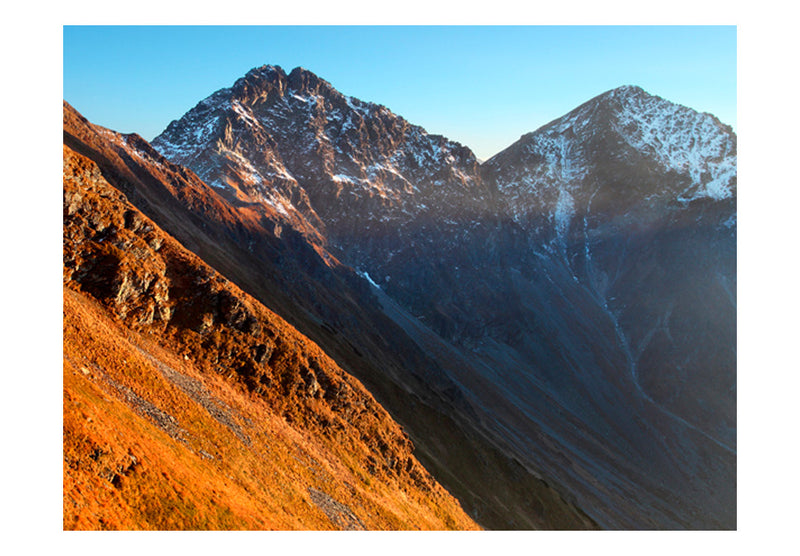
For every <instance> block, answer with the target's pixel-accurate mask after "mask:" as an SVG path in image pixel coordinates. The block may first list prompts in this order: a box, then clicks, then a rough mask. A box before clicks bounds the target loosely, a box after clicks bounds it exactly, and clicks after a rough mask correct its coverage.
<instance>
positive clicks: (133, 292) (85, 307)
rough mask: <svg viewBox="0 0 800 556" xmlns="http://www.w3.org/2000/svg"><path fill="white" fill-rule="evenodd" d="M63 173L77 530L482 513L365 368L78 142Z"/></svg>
mask: <svg viewBox="0 0 800 556" xmlns="http://www.w3.org/2000/svg"><path fill="white" fill-rule="evenodd" d="M64 187H65V262H66V261H69V262H70V266H69V268H68V269H67V267H65V288H64V528H65V529H330V528H334V529H336V528H359V527H362V526H363V527H365V528H368V529H471V528H476V526H475V524H474V523H473V522H472V521H471V520H470V519H469V518H468V517H467V516H466V515H465V514H464V512H463V511H462V510H461V508H460V506H459V505H458V503H457V501H456V500H455V499H453V498H452V497H451V496H449V494H447V493H446V491H444V489H442V488H441V487H440V486H439V485H437V484H436V483H435V482H434V481H433V480H432V479H431V477H430V476H429V475H428V474H427V472H426V471H425V470H424V469H423V468H422V467H421V465H419V463H418V462H417V461H416V459H415V458H414V457H413V456H412V455H411V453H410V452H411V446H410V442H408V440H407V437H406V436H405V434H404V433H403V432H402V431H401V430H400V428H399V426H398V425H397V424H396V423H394V422H393V421H391V419H390V418H389V416H388V414H386V412H385V411H383V410H382V408H380V406H378V404H377V403H375V401H374V399H372V397H371V396H370V395H369V394H368V393H367V392H366V391H365V390H364V389H363V387H362V386H361V385H360V384H359V383H358V382H357V381H355V380H354V379H353V378H352V377H349V376H348V375H346V374H345V373H343V372H342V371H341V369H338V367H336V366H335V364H334V363H333V362H332V361H330V360H329V359H328V358H327V357H326V356H325V355H324V354H323V353H322V352H321V350H319V348H318V347H316V346H315V345H314V344H313V343H311V342H310V341H309V340H307V339H305V338H303V337H302V336H300V335H299V333H297V332H296V331H295V330H294V329H293V328H291V327H290V326H289V325H288V324H286V323H285V322H283V321H281V320H280V319H279V318H278V317H277V316H275V315H274V314H271V313H270V312H269V311H267V310H266V309H265V308H263V307H262V306H260V305H259V304H258V303H257V302H256V301H254V300H253V299H252V298H249V297H248V296H246V295H245V294H244V293H242V292H241V291H240V290H238V289H237V288H235V286H232V285H231V284H229V283H227V282H226V281H225V280H224V279H222V278H221V277H219V276H218V275H216V274H215V273H214V272H213V271H212V270H211V269H209V268H207V267H205V266H204V265H203V263H202V262H201V261H199V259H197V258H196V257H194V256H193V255H192V254H190V253H188V252H186V251H185V250H183V249H182V248H181V247H180V245H178V244H177V242H174V241H173V240H172V239H171V238H169V237H168V236H166V235H165V234H163V232H161V231H160V230H159V229H158V228H157V227H156V226H155V225H154V224H153V223H152V222H150V221H148V220H147V219H146V218H145V217H143V216H142V215H141V214H140V213H138V211H136V210H135V209H134V208H133V207H132V206H131V205H130V204H129V203H127V201H126V200H125V198H124V196H123V195H121V194H120V193H119V192H118V191H117V190H115V189H113V188H112V187H111V186H110V185H108V184H107V183H106V182H105V181H104V180H103V179H102V177H100V176H99V173H98V172H96V168H95V167H94V165H93V164H92V163H91V162H90V161H88V160H87V159H85V158H83V157H81V156H80V155H77V154H75V153H73V152H71V151H70V150H69V149H66V148H65V184H64ZM76 194H77V195H76ZM67 200H68V201H69V205H70V206H69V207H67V206H66V203H67ZM126 215H127V216H126ZM126 226H127V227H126ZM154 239H155V240H156V241H154ZM153 246H157V247H158V248H157V249H155V248H153ZM97 261H101V262H102V263H103V264H100V263H98V262H97ZM109 261H110V262H109ZM100 270H105V271H106V272H108V276H106V281H105V282H104V281H103V280H100V279H99V278H98V277H97V272H99V271H100ZM89 271H91V272H89ZM190 279H191V280H190ZM137 280H140V281H143V283H140V284H138V287H139V288H140V289H141V291H138V290H137V289H136V288H135V287H134V288H131V287H129V286H130V284H131V283H134V284H136V283H137V282H136V281H137ZM187 281H190V282H191V283H192V284H194V286H193V287H192V288H189V287H181V283H184V286H185V283H186V282H187ZM148 282H149V283H150V284H151V286H152V285H153V284H154V285H155V286H158V287H157V288H156V289H157V290H158V292H159V295H158V296H154V295H153V291H152V289H153V288H152V287H151V288H150V289H149V290H148V289H147V288H145V287H144V286H143V284H146V283H148ZM198 282H200V283H201V284H200V285H198ZM126 284H127V286H126ZM209 284H212V285H213V289H212V290H210V291H211V293H212V294H213V295H214V296H216V297H215V298H214V299H216V300H217V301H219V300H220V299H222V300H225V301H226V302H228V304H230V303H231V300H233V302H234V308H239V309H241V310H242V311H243V312H244V314H245V315H246V316H247V317H248V318H252V319H254V321H255V324H256V326H255V328H254V327H253V326H250V327H249V328H247V327H244V328H243V326H242V323H241V322H238V321H235V319H234V318H233V317H234V316H236V315H233V316H232V315H231V314H230V311H229V313H224V311H223V314H218V313H215V312H214V308H213V307H212V308H209V307H208V306H206V305H204V299H203V298H202V296H201V299H199V300H198V299H194V300H193V297H192V296H193V294H194V293H197V292H201V293H202V292H205V293H208V292H209V290H208V289H206V290H204V289H203V288H209V287H211V286H209ZM159 288H160V289H159ZM90 291H91V292H93V293H89V292H90ZM222 292H224V293H225V295H224V296H221V293H222ZM155 298H157V299H156V301H155V302H154V301H153V300H154V299H155ZM205 301H208V299H205ZM153 303H155V307H154V306H153ZM217 310H219V308H218V307H217ZM208 314H210V315H211V319H210V320H209V319H208V318H205V319H204V318H203V317H206V315H208ZM153 315H155V318H153ZM226 315H227V317H230V318H228V319H227V320H226V319H225V318H223V317H224V316H226ZM237 315H238V313H237ZM198 316H199V317H200V318H199V321H198V319H196V318H194V317H198ZM198 322H199V325H198ZM232 323H233V325H232ZM250 324H251V325H252V323H250ZM234 325H238V327H239V328H237V327H236V326H234ZM240 329H245V330H246V331H245V332H242V331H241V330H240ZM266 338H270V339H271V341H272V342H273V344H274V345H275V346H280V349H276V350H274V351H277V352H279V353H280V354H281V357H275V358H269V359H265V360H264V361H262V363H261V364H260V366H259V365H257V364H256V362H254V361H252V360H248V359H247V357H248V354H250V353H252V352H253V348H254V346H257V345H260V344H259V342H261V343H263V342H266V341H267V340H266ZM226 357H227V358H228V359H227V360H226V359H225V358H226ZM220 358H222V361H221V360H220ZM226 361H227V362H238V363H241V362H243V361H244V362H249V363H250V364H251V365H252V366H251V367H245V366H244V365H242V366H239V367H226V366H225V365H224V363H225V362H226ZM220 362H222V363H223V365H220V364H219V363H220ZM222 367H225V368H227V369H228V371H229V372H220V369H221V368H222ZM309 368H311V369H312V370H313V371H314V372H315V373H316V378H317V380H318V381H319V382H318V383H317V384H318V386H319V385H320V384H321V385H322V387H321V388H320V390H319V392H314V393H312V392H313V390H312V392H309V391H308V390H307V389H306V390H304V389H303V388H304V386H305V385H307V382H308V377H307V373H308V371H309ZM243 369H244V371H243ZM245 371H246V374H241V373H242V372H245ZM303 373H306V375H304V374H303ZM329 392H336V393H337V395H335V396H334V395H327V394H328V393H329ZM309 489H313V490H309ZM321 493H324V494H321ZM328 496H329V497H330V498H327V497H328ZM335 501H338V502H339V504H337V502H335ZM326 511H327V513H326Z"/></svg>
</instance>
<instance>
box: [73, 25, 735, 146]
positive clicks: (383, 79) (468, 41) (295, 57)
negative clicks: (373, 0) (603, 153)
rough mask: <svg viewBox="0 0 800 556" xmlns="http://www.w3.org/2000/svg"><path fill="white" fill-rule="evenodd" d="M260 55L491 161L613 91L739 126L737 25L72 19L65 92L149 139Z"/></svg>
mask: <svg viewBox="0 0 800 556" xmlns="http://www.w3.org/2000/svg"><path fill="white" fill-rule="evenodd" d="M263 64H274V65H279V66H282V67H283V68H284V69H285V70H286V71H287V72H288V71H290V70H291V69H292V68H294V67H296V66H302V67H304V68H306V69H308V70H310V71H313V72H314V73H316V74H317V75H319V76H320V77H322V78H323V79H325V80H327V81H329V82H330V83H331V84H332V85H333V86H334V87H336V88H337V89H338V90H339V91H341V92H342V93H344V94H346V95H351V96H355V97H357V98H360V99H362V100H365V101H371V102H376V103H380V104H383V105H385V106H387V107H388V108H389V109H390V110H392V111H393V112H395V113H397V114H399V115H401V116H403V117H404V118H406V119H407V120H409V121H410V122H411V123H413V124H418V125H421V126H423V127H424V128H425V129H426V130H427V131H429V132H430V133H438V134H441V135H445V136H446V137H448V138H450V139H453V140H456V141H459V142H461V143H463V144H465V145H467V146H468V147H470V148H471V149H472V150H473V151H474V152H475V154H476V155H477V156H478V157H480V158H484V159H485V158H488V157H490V156H491V155H493V154H495V153H497V152H498V151H500V150H502V149H504V148H505V147H507V146H508V145H510V144H511V143H513V142H514V141H516V140H517V139H518V138H519V136H520V135H522V134H523V133H527V132H529V131H533V130H534V129H536V128H538V127H539V126H541V125H543V124H545V123H547V122H549V121H551V120H553V119H555V118H557V117H559V116H562V115H563V114H565V113H567V112H568V111H569V110H571V109H572V108H575V107H576V106H578V105H579V104H581V103H583V102H585V101H586V100H589V99H590V98H592V97H593V96H596V95H598V94H600V93H602V92H604V91H607V90H609V89H613V88H614V87H617V86H620V85H625V84H633V85H639V86H641V87H643V88H644V89H645V90H647V91H648V92H650V93H652V94H656V95H659V96H662V97H664V98H666V99H668V100H671V101H674V102H677V103H680V104H684V105H686V106H689V107H691V108H694V109H696V110H700V111H703V112H711V113H713V114H715V115H716V116H717V117H719V118H720V119H721V120H722V121H723V122H725V123H727V124H730V125H732V126H734V128H735V127H736V28H735V27H733V26H722V27H706V26H680V27H670V26H663V27H636V26H620V27H603V26H574V27H558V26H544V27H531V26H525V27H508V26H503V27H476V26H454V27H437V26H418V27H387V26H377V27H370V26H353V27H333V26H319V27H291V26H277V27H203V26H197V27H168V26H153V27H121V26H117V27H97V26H65V27H64V92H63V96H64V99H65V100H66V101H67V102H69V103H70V104H72V105H73V106H74V107H75V108H76V109H77V110H78V111H80V112H81V113H82V114H83V115H84V116H86V117H87V118H88V119H89V120H90V121H92V122H94V123H97V124H100V125H103V126H106V127H109V128H111V129H114V130H117V131H121V132H125V133H127V132H136V133H139V134H140V135H142V136H143V137H144V138H145V139H148V140H150V139H152V138H153V137H155V136H156V135H158V134H159V133H160V132H161V131H162V130H163V129H164V128H165V127H166V126H167V124H169V122H170V121H172V120H173V119H177V118H179V117H180V116H181V115H183V114H184V113H185V112H186V111H187V110H189V109H190V108H192V107H193V106H194V105H195V104H196V103H197V102H199V101H200V100H202V99H203V98H205V97H206V96H208V95H209V94H211V93H213V92H214V91H216V90H218V89H220V88H223V87H228V86H230V85H231V84H233V82H234V81H235V80H236V79H237V78H239V77H241V76H242V75H244V74H245V73H246V72H247V71H248V70H249V69H251V68H253V67H256V66H260V65H263Z"/></svg>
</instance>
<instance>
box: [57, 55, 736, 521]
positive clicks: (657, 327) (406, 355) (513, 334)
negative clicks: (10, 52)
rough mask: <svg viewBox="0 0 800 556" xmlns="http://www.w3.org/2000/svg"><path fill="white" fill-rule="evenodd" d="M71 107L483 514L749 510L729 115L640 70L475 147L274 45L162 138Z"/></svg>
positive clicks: (158, 211) (120, 179)
mask: <svg viewBox="0 0 800 556" xmlns="http://www.w3.org/2000/svg"><path fill="white" fill-rule="evenodd" d="M70 110H71V109H69V108H67V109H66V112H65V114H66V113H69V114H70V115H69V117H66V119H65V144H67V145H68V146H70V147H71V148H73V149H74V150H75V151H77V152H80V153H82V154H84V155H86V156H87V157H89V158H92V159H93V160H95V161H96V162H97V164H98V167H99V168H100V171H101V172H102V173H103V175H104V176H107V179H108V181H109V182H110V183H113V184H114V185H115V187H118V188H119V189H120V190H121V191H123V192H125V194H126V195H127V196H128V198H129V199H130V201H131V202H132V203H133V204H134V205H136V206H137V207H138V208H140V210H141V211H142V212H143V213H144V214H146V215H147V216H149V217H150V218H152V219H153V220H154V221H155V222H156V223H157V224H158V225H159V226H161V227H162V228H163V229H164V230H165V231H166V232H167V233H169V234H171V235H172V236H173V237H174V238H175V239H176V240H178V241H179V242H181V243H182V244H183V245H184V246H186V247H187V248H188V249H190V250H191V251H193V252H194V253H195V254H196V255H198V256H199V257H200V258H201V259H202V260H203V261H205V262H206V263H207V264H209V265H211V266H212V267H214V268H215V269H216V270H217V271H219V272H220V273H221V274H222V275H224V276H225V277H226V278H228V279H230V280H231V281H232V282H234V283H235V284H236V285H237V286H238V287H239V288H241V289H242V290H244V291H246V292H247V293H248V294H250V295H251V296H252V297H253V298H254V299H257V300H258V301H259V302H261V303H263V304H264V305H265V306H267V307H269V308H270V309H272V310H274V311H275V312H276V313H278V314H279V315H281V316H282V317H283V318H285V319H286V320H287V321H288V322H290V323H291V324H292V325H293V326H294V327H295V328H296V329H297V330H299V331H301V332H302V333H303V334H305V335H306V336H308V337H309V338H310V339H312V340H313V341H314V342H316V343H317V344H318V345H319V346H320V347H321V349H322V350H323V351H324V352H325V353H326V354H327V355H328V356H330V357H331V358H332V359H333V360H334V361H335V362H336V364H337V365H338V366H339V367H340V368H342V369H343V370H344V371H346V372H347V373H350V374H352V375H353V376H355V377H356V378H357V379H358V380H360V381H361V382H362V383H363V384H364V385H365V387H366V388H367V389H368V390H369V391H370V392H371V393H372V395H374V396H375V399H376V400H377V401H378V402H379V403H380V404H381V405H382V406H383V407H384V408H386V410H387V411H388V412H389V413H390V414H391V415H392V416H393V417H394V418H395V419H396V420H397V421H398V422H399V423H400V424H401V425H402V426H403V428H404V429H405V430H406V431H407V432H408V435H409V437H410V438H411V440H412V441H413V444H414V445H415V447H416V451H415V455H416V457H417V458H418V459H419V461H420V463H421V464H422V465H423V466H424V467H425V468H427V469H428V470H429V471H430V472H431V474H432V475H433V476H434V477H435V478H436V480H438V481H439V482H440V483H441V484H442V485H443V486H444V487H445V488H446V489H447V490H448V491H449V492H451V493H452V494H453V495H454V496H455V497H456V498H458V499H459V501H460V502H461V504H462V505H463V507H464V509H465V510H466V511H467V513H469V515H470V516H472V517H473V518H474V519H475V520H476V521H477V522H478V523H480V524H481V525H482V526H484V527H487V528H493V529H511V528H559V529H563V528H592V527H598V526H599V527H602V528H611V529H620V528H624V529H686V528H689V529H731V528H735V527H736V433H735V431H736V411H735V410H736V405H735V403H736V400H735V398H736V293H735V292H736V136H735V135H734V134H733V132H732V131H731V130H730V128H728V127H727V126H724V125H723V124H721V123H720V122H719V121H717V120H716V119H715V118H714V117H713V116H710V115H707V114H699V113H697V112H695V111H693V110H691V109H688V108H685V107H681V106H678V105H675V104H673V103H670V102H668V101H666V100H664V99H661V98H658V97H655V96H653V95H650V94H648V93H646V92H645V91H643V90H642V89H640V88H637V87H621V88H619V89H615V90H613V91H609V92H607V93H605V94H603V95H600V96H598V97H596V98H594V99H591V100H589V101H588V102H586V103H585V104H584V105H582V106H580V107H578V108H577V109H575V110H574V111H572V112H571V113H569V114H567V115H566V116H564V117H562V118H559V119H557V120H555V121H554V122H551V123H550V124H547V125H545V126H543V127H542V128H540V129H538V130H536V131H534V132H532V133H529V134H526V135H524V136H523V137H521V138H520V140H519V141H518V142H517V143H515V144H514V145H511V146H510V147H509V148H508V149H506V150H504V151H503V152H501V153H498V154H497V155H496V156H494V157H492V158H491V159H490V160H488V161H486V162H484V163H478V161H477V159H476V158H475V156H474V155H473V154H472V152H471V151H470V150H469V149H468V148H466V147H464V146H462V145H459V144H457V143H455V142H452V141H449V140H447V139H445V138H443V137H440V136H436V135H431V134H428V133H427V132H426V131H425V130H423V129H422V128H420V127H418V126H414V125H412V124H410V123H408V122H406V121H405V120H404V119H403V118H401V117H400V116H398V115H396V114H393V113H392V112H391V111H390V110H388V109H387V108H385V107H383V106H380V105H375V104H371V103H365V102H362V101H360V100H358V99H355V98H353V97H347V96H344V95H342V94H341V93H339V92H338V91H336V90H335V89H334V88H333V86H331V85H330V84H329V83H327V82H326V81H324V80H322V79H320V78H319V77H317V76H315V75H314V74H312V73H311V72H309V71H307V70H304V69H302V68H296V69H294V70H292V71H291V72H290V73H288V74H287V73H286V72H284V71H283V70H282V69H281V68H278V67H275V66H263V67H260V68H255V69H254V70H252V71H250V72H248V74H247V75H245V76H244V77H242V78H241V79H239V80H238V81H237V82H236V83H234V84H233V86H232V87H230V88H226V89H222V90H220V91H218V92H216V93H214V94H212V95H211V96H210V97H208V98H207V99H205V100H203V101H201V102H200V103H199V104H198V105H197V106H196V107H195V108H193V109H192V110H190V111H189V112H188V113H187V114H185V115H184V116H183V117H181V118H180V119H178V120H176V121H174V122H172V123H171V124H170V125H169V126H168V127H167V129H166V130H165V131H164V132H163V133H162V134H161V135H159V136H158V137H157V138H155V139H154V140H153V143H152V147H150V146H149V145H147V144H146V143H145V142H144V141H143V140H141V138H138V137H137V136H120V135H116V134H111V133H110V132H103V131H102V130H100V131H98V129H99V128H96V127H94V126H91V124H88V122H85V121H84V120H82V119H81V118H80V117H79V116H78V115H77V114H74V113H72V112H70ZM87 130H95V133H94V135H93V134H92V133H91V132H90V131H87ZM103 134H106V135H107V136H105V137H103V136H102V135H103ZM168 160H169V162H168ZM187 168H188V169H187Z"/></svg>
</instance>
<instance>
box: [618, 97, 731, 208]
mask: <svg viewBox="0 0 800 556" xmlns="http://www.w3.org/2000/svg"><path fill="white" fill-rule="evenodd" d="M622 107H623V109H622V110H621V111H620V113H619V115H618V118H617V121H618V124H617V131H618V132H619V133H620V134H621V135H622V136H623V137H624V138H625V140H626V141H627V142H628V144H629V145H630V146H631V147H633V148H635V149H637V150H639V151H642V152H646V153H650V154H652V155H653V156H655V157H656V159H657V160H658V161H659V163H661V164H662V165H663V166H664V167H665V168H667V169H668V170H673V171H676V172H678V173H681V174H685V175H688V176H689V177H690V179H691V181H692V186H691V188H690V190H693V193H692V195H691V197H690V198H683V195H682V196H681V200H684V201H686V200H691V199H697V198H702V197H710V198H712V199H717V200H719V199H725V198H728V197H731V196H732V195H733V187H732V184H733V182H734V181H735V179H736V154H735V148H736V147H735V139H734V138H733V137H731V136H730V135H729V134H728V133H726V132H725V131H724V130H723V129H722V128H721V126H720V124H719V123H718V122H717V121H716V119H715V118H714V117H713V116H711V115H709V114H702V113H699V112H696V111H694V110H692V109H690V108H686V107H684V106H680V105H678V104H674V103H672V102H669V101H666V100H663V99H660V98H658V97H652V96H649V95H647V96H645V95H627V96H625V97H624V99H623V102H622Z"/></svg>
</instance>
